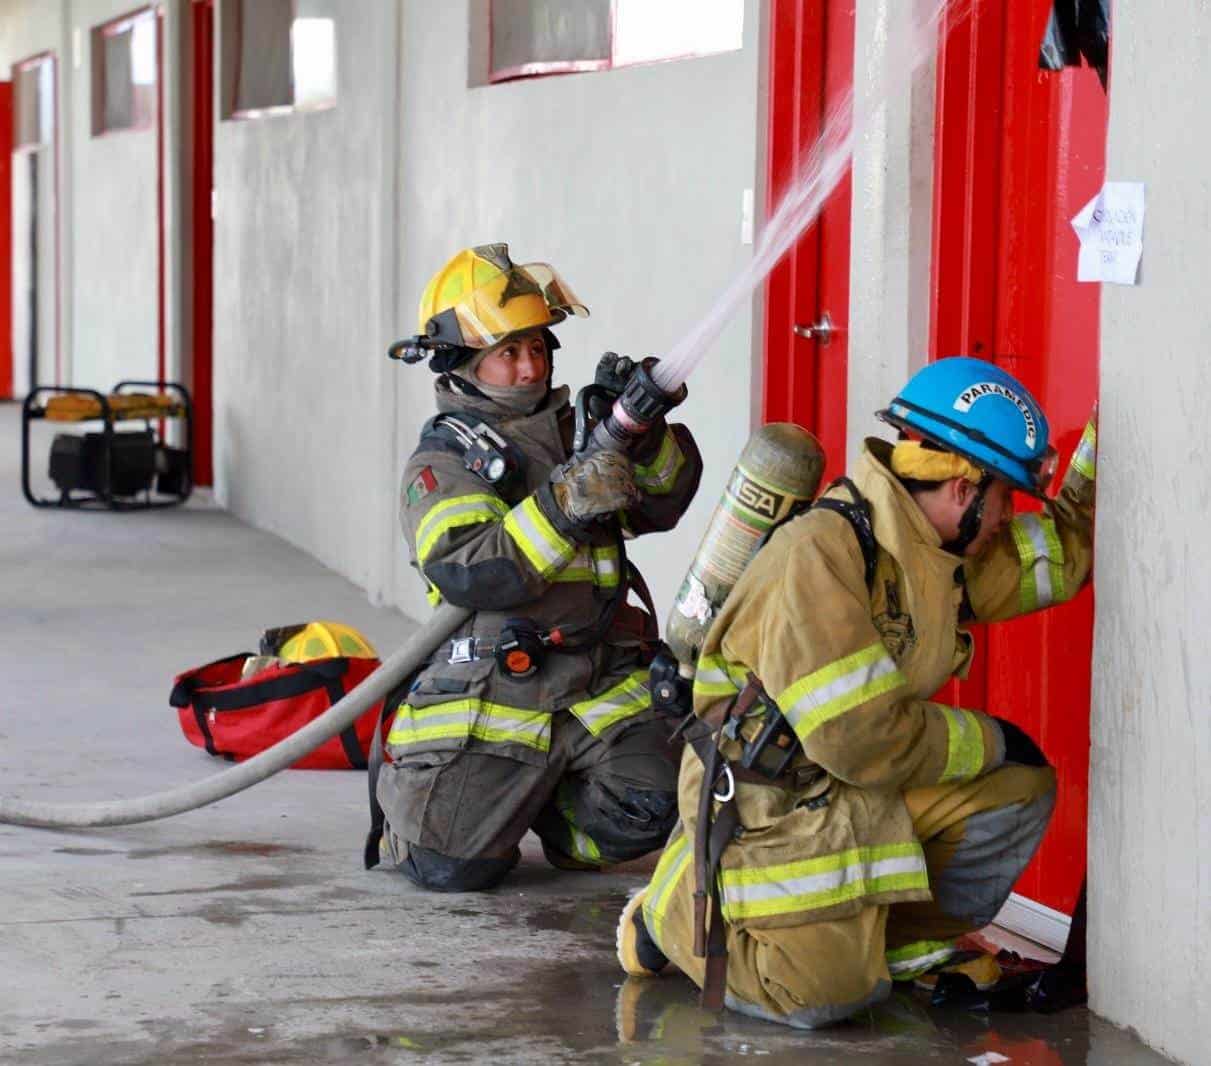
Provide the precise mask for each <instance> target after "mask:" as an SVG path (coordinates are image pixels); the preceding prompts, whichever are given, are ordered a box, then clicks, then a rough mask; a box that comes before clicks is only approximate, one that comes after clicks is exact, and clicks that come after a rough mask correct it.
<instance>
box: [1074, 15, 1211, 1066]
mask: <svg viewBox="0 0 1211 1066" xmlns="http://www.w3.org/2000/svg"><path fill="white" fill-rule="evenodd" d="M1114 17H1115V26H1114V67H1113V73H1112V78H1111V89H1110V139H1109V149H1108V151H1109V154H1108V160H1107V174H1108V177H1109V178H1110V179H1111V180H1131V181H1143V182H1146V183H1147V188H1148V212H1147V221H1146V224H1145V236H1144V240H1145V250H1144V261H1143V268H1142V273H1141V278H1140V284H1139V285H1138V286H1137V287H1132V288H1123V287H1119V286H1114V285H1106V286H1103V292H1102V362H1101V373H1102V378H1101V434H1100V455H1099V457H1098V508H1099V515H1098V527H1097V538H1098V539H1097V566H1096V573H1095V578H1096V583H1097V617H1096V630H1095V647H1094V668H1093V736H1092V743H1093V750H1092V761H1091V767H1090V802H1089V818H1090V826H1089V864H1090V886H1089V906H1090V911H1089V917H1090V979H1091V983H1092V987H1091V997H1092V998H1091V1003H1092V1006H1093V1008H1094V1009H1095V1010H1096V1011H1097V1012H1098V1013H1100V1014H1103V1015H1105V1016H1106V1017H1107V1018H1109V1019H1110V1020H1111V1021H1114V1022H1117V1023H1119V1024H1120V1025H1129V1026H1132V1027H1133V1028H1135V1029H1136V1030H1138V1031H1139V1033H1140V1035H1141V1036H1143V1038H1144V1039H1145V1040H1147V1041H1148V1042H1149V1043H1152V1044H1154V1045H1155V1046H1156V1047H1158V1048H1160V1049H1161V1050H1162V1051H1164V1052H1166V1053H1168V1054H1170V1055H1173V1056H1175V1057H1177V1058H1179V1059H1182V1060H1184V1061H1186V1062H1190V1063H1205V1062H1206V1061H1207V1055H1208V1050H1207V1049H1208V1047H1211V956H1208V953H1207V944H1208V943H1211V784H1209V783H1208V782H1209V780H1211V778H1209V777H1208V770H1207V768H1208V766H1211V713H1209V711H1211V697H1209V695H1208V694H1209V693H1211V659H1209V658H1208V656H1207V654H1206V634H1207V632H1208V630H1209V629H1211V562H1209V561H1208V553H1207V529H1208V528H1209V526H1211V480H1209V479H1208V476H1207V472H1206V466H1205V459H1204V452H1205V448H1204V442H1205V441H1206V438H1207V397H1208V396H1209V395H1211V368H1209V366H1208V360H1207V357H1206V352H1207V340H1208V337H1211V302H1209V301H1208V299H1207V293H1206V287H1207V278H1208V277H1211V245H1209V244H1208V242H1207V240H1206V234H1207V233H1208V232H1209V231H1211V177H1209V175H1211V166H1209V164H1211V150H1209V149H1208V147H1207V145H1206V144H1205V143H1204V141H1203V140H1202V139H1201V138H1199V137H1197V136H1192V135H1191V133H1192V126H1191V122H1192V116H1193V112H1192V111H1191V110H1190V109H1189V108H1187V107H1183V106H1176V107H1175V106H1174V101H1187V100H1199V99H1202V98H1204V97H1205V96H1206V94H1207V92H1208V91H1209V90H1211V72H1209V71H1208V68H1207V64H1206V55H1207V51H1208V47H1209V46H1211V19H1209V18H1208V5H1207V3H1206V2H1205V0H1174V3H1172V4H1169V5H1166V7H1165V13H1164V17H1163V18H1162V17H1158V16H1157V12H1156V10H1155V9H1154V8H1153V7H1151V6H1150V5H1146V4H1139V3H1124V4H1117V5H1115V9H1114ZM1175 27H1180V28H1181V31H1180V32H1175Z"/></svg>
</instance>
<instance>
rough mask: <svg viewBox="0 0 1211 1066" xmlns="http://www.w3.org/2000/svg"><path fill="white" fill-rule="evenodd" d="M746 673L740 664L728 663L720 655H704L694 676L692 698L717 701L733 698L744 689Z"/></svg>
mask: <svg viewBox="0 0 1211 1066" xmlns="http://www.w3.org/2000/svg"><path fill="white" fill-rule="evenodd" d="M747 674H748V671H747V670H746V669H745V667H744V666H742V665H741V664H740V663H729V662H728V661H727V660H726V659H725V658H724V657H723V656H722V655H717V654H716V655H704V656H702V658H701V659H699V660H698V669H697V671H696V672H695V674H694V698H695V699H698V698H699V697H703V698H705V699H717V698H718V697H720V696H734V695H735V694H736V693H737V692H739V691H740V690H741V689H742V688H744V681H745V677H746V676H747Z"/></svg>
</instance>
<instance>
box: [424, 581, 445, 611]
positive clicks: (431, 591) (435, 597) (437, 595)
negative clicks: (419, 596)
mask: <svg viewBox="0 0 1211 1066" xmlns="http://www.w3.org/2000/svg"><path fill="white" fill-rule="evenodd" d="M425 599H427V600H428V601H429V606H430V607H436V606H437V605H438V604H440V603H441V601H442V594H441V591H440V590H439V589H438V587H437V586H436V585H430V586H429V587H428V588H427V589H425Z"/></svg>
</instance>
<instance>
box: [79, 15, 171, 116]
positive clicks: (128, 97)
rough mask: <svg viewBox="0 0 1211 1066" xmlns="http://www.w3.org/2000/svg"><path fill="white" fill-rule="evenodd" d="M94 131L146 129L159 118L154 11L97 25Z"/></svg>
mask: <svg viewBox="0 0 1211 1066" xmlns="http://www.w3.org/2000/svg"><path fill="white" fill-rule="evenodd" d="M92 41H93V47H92V57H93V64H94V70H93V93H94V96H93V133H94V134H97V133H105V132H109V131H112V130H129V129H145V128H146V127H148V126H150V125H151V123H152V120H153V119H154V117H155V96H156V21H155V15H153V14H152V13H151V12H146V13H144V14H140V15H136V16H134V17H133V18H130V19H127V20H125V21H124V22H119V23H109V24H107V25H104V26H97V27H94V29H93V31H92Z"/></svg>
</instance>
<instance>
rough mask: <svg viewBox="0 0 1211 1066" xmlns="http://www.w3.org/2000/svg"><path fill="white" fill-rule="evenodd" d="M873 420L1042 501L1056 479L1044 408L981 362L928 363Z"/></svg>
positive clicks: (964, 359) (960, 357) (951, 360)
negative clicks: (968, 462)
mask: <svg viewBox="0 0 1211 1066" xmlns="http://www.w3.org/2000/svg"><path fill="white" fill-rule="evenodd" d="M878 417H879V418H881V419H882V420H883V421H884V422H888V423H890V424H891V425H893V426H896V427H897V428H898V429H902V430H905V431H907V432H909V433H913V434H917V435H919V436H921V437H924V438H925V439H926V440H930V441H932V442H933V443H934V444H937V445H939V446H941V447H943V448H945V449H946V450H947V451H952V452H956V453H957V454H959V455H961V456H963V457H964V458H966V459H970V460H971V461H972V462H973V463H975V464H976V466H978V467H980V469H982V470H984V471H986V472H987V473H989V474H991V475H993V476H994V477H999V478H1002V479H1003V480H1005V481H1008V482H1009V483H1010V484H1011V485H1012V486H1013V487H1014V488H1016V489H1020V490H1021V491H1022V492H1029V493H1030V494H1031V495H1033V496H1043V495H1044V494H1045V492H1046V489H1047V486H1048V485H1049V484H1050V483H1051V478H1052V476H1053V475H1054V474H1055V466H1056V453H1055V449H1054V448H1052V447H1051V446H1050V441H1049V439H1048V437H1049V429H1048V426H1047V416H1046V415H1044V414H1043V409H1042V408H1041V407H1040V406H1039V405H1038V403H1037V402H1036V401H1035V399H1034V397H1033V396H1031V395H1030V393H1029V392H1028V391H1027V390H1026V387H1025V386H1024V385H1023V384H1022V383H1021V382H1020V381H1018V380H1017V378H1015V377H1014V376H1013V375H1012V374H1007V373H1006V372H1005V371H1004V370H1002V369H1001V368H1000V367H999V366H996V365H994V364H992V363H989V362H986V361H985V360H983V359H972V358H969V357H968V356H965V355H956V356H951V357H950V358H948V359H939V360H938V361H937V362H936V363H930V364H929V366H927V367H925V368H924V369H922V370H918V371H917V373H915V374H914V375H913V376H912V377H911V378H910V379H909V381H908V384H906V385H905V386H904V388H902V389H901V390H900V394H899V395H898V396H897V397H896V398H895V399H894V400H892V402H891V403H890V404H889V405H888V407H887V409H886V410H883V411H879V412H878Z"/></svg>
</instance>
